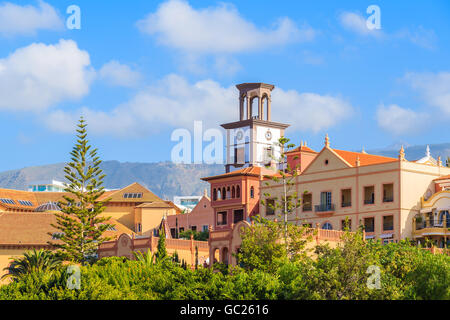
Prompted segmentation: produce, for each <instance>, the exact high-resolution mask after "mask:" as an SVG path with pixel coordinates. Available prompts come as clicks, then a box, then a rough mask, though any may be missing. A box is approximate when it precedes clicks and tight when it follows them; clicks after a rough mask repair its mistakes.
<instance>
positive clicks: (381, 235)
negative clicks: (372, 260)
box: [380, 233, 394, 239]
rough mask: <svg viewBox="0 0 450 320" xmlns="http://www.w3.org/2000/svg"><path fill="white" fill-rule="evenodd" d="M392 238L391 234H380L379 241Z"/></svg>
mask: <svg viewBox="0 0 450 320" xmlns="http://www.w3.org/2000/svg"><path fill="white" fill-rule="evenodd" d="M393 237H394V234H393V233H383V234H380V238H381V239H385V238H393Z"/></svg>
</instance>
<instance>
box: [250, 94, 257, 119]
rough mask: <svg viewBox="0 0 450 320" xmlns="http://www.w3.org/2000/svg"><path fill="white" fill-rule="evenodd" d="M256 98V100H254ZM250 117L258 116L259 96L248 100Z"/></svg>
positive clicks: (255, 117)
mask: <svg viewBox="0 0 450 320" xmlns="http://www.w3.org/2000/svg"><path fill="white" fill-rule="evenodd" d="M255 100H256V101H255ZM250 112H251V115H250V117H251V118H253V119H257V118H258V117H259V97H258V96H256V97H253V98H251V100H250Z"/></svg>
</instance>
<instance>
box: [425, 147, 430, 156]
mask: <svg viewBox="0 0 450 320" xmlns="http://www.w3.org/2000/svg"><path fill="white" fill-rule="evenodd" d="M425 155H426V156H427V157H431V154H430V146H429V145H427V153H426V154H425Z"/></svg>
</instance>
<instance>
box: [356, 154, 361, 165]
mask: <svg viewBox="0 0 450 320" xmlns="http://www.w3.org/2000/svg"><path fill="white" fill-rule="evenodd" d="M355 165H356V166H357V167H359V166H360V165H361V161H359V156H356V161H355Z"/></svg>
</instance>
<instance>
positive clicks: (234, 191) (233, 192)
mask: <svg viewBox="0 0 450 320" xmlns="http://www.w3.org/2000/svg"><path fill="white" fill-rule="evenodd" d="M231 197H232V198H233V199H234V198H236V189H235V188H234V186H233V187H231Z"/></svg>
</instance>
